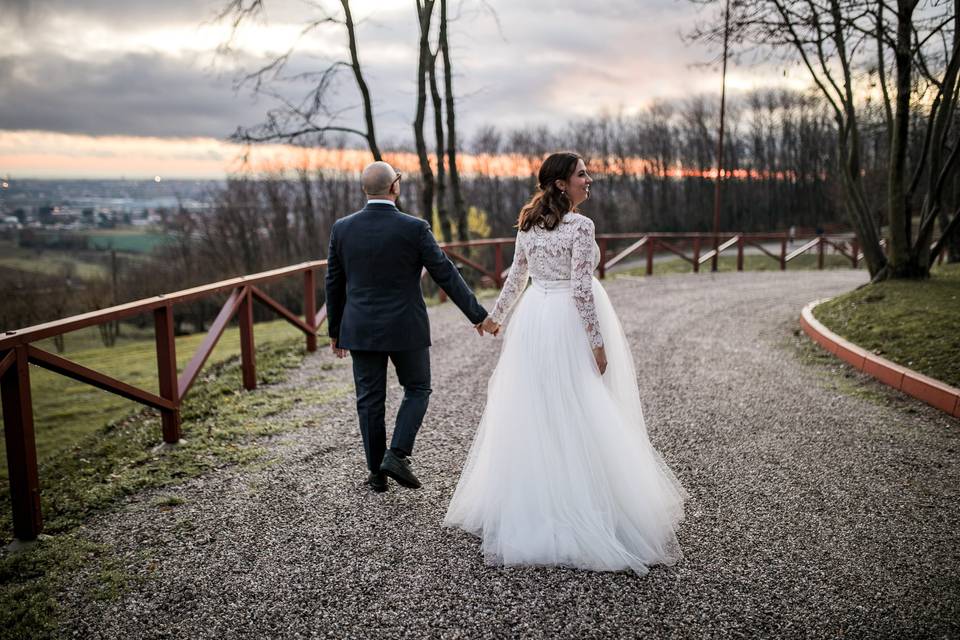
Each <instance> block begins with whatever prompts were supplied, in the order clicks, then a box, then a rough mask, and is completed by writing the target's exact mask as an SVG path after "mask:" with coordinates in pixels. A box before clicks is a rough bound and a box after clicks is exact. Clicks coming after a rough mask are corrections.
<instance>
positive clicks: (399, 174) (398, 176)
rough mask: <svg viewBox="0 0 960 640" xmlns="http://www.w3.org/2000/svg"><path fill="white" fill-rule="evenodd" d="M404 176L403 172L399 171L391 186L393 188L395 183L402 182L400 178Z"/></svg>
mask: <svg viewBox="0 0 960 640" xmlns="http://www.w3.org/2000/svg"><path fill="white" fill-rule="evenodd" d="M402 177H403V174H402V173H400V172H399V171H397V177H396V178H394V179H393V182H391V183H390V188H391V189H392V188H393V185H395V184H397V183H398V182H400V178H402Z"/></svg>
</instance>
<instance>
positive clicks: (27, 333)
mask: <svg viewBox="0 0 960 640" xmlns="http://www.w3.org/2000/svg"><path fill="white" fill-rule="evenodd" d="M325 266H327V261H326V260H314V261H312V262H303V263H300V264H296V265H291V266H289V267H282V268H280V269H273V270H271V271H263V272H260V273H255V274H253V275H249V276H240V277H239V278H231V279H229V280H221V281H219V282H213V283H211V284H205V285H201V286H199V287H193V288H191V289H184V290H182V291H176V292H174V293H165V294H160V295H158V296H153V297H152V298H144V299H142V300H136V301H134V302H127V303H125V304H118V305H117V306H115V307H108V308H106V309H100V310H98V311H91V312H89V313H82V314H80V315H76V316H70V317H69V318H64V319H62V320H54V321H53V322H45V323H43V324H38V325H34V326H32V327H27V328H25V329H18V330H16V331H7V332H6V334H5V335H3V336H2V337H0V350H2V349H9V348H11V347H15V346H16V345H19V344H26V343H28V342H36V341H37V340H42V339H44V338H49V337H51V336H56V335H59V334H61V333H67V332H70V331H75V330H76V329H83V328H84V327H91V326H93V325H96V324H100V323H102V322H107V321H108V320H123V319H124V318H129V317H131V316H135V315H139V314H141V313H145V312H147V311H154V310H156V309H159V308H161V307H163V306H165V305H168V304H180V303H183V302H189V301H191V300H195V299H197V298H203V297H205V296H208V295H211V294H214V293H219V292H221V291H227V290H229V289H234V288H236V287H238V286H243V285H248V284H262V283H264V282H270V281H272V280H278V279H280V278H284V277H286V276H289V275H293V274H295V273H302V272H304V271H307V270H312V269H319V268H321V267H325Z"/></svg>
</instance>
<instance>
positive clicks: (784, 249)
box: [780, 236, 787, 271]
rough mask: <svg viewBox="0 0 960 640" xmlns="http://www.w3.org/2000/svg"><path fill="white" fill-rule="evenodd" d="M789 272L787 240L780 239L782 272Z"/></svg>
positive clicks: (784, 238)
mask: <svg viewBox="0 0 960 640" xmlns="http://www.w3.org/2000/svg"><path fill="white" fill-rule="evenodd" d="M786 270H787V238H786V236H784V237H783V238H781V239H780V271H786Z"/></svg>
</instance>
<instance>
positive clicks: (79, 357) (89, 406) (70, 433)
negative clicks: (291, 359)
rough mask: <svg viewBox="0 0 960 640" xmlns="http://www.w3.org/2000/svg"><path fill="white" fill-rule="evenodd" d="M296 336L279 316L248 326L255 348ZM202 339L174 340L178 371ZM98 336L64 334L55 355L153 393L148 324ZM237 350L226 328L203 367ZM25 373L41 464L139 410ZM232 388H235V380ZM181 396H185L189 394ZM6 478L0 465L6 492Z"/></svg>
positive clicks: (0, 450)
mask: <svg viewBox="0 0 960 640" xmlns="http://www.w3.org/2000/svg"><path fill="white" fill-rule="evenodd" d="M298 336H302V334H301V333H300V330H299V329H297V328H295V327H293V326H292V325H290V324H289V323H288V322H286V321H285V320H275V321H272V322H259V323H257V324H256V325H255V327H254V340H255V342H256V343H257V345H258V346H268V345H272V344H276V343H278V342H280V341H284V340H295V339H296V338H297V337H298ZM204 337H205V334H200V333H198V334H194V335H189V336H180V337H178V338H177V340H176V344H177V365H178V369H179V370H181V371H182V369H183V367H184V366H185V365H186V363H187V362H189V360H190V358H192V357H193V354H194V352H195V351H196V350H197V347H198V346H199V345H200V343H201V342H202V341H203V338H204ZM300 339H301V340H303V338H300ZM99 340H100V338H99V334H98V333H97V329H96V327H90V328H88V329H83V330H80V331H74V332H72V333H69V334H67V335H66V337H65V341H64V342H65V346H66V350H65V351H64V353H63V354H61V355H63V356H64V357H66V358H68V359H70V360H73V361H74V362H77V363H79V364H82V365H84V366H86V367H90V368H91V369H94V370H96V371H100V372H101V373H104V374H106V375H108V376H111V377H114V378H117V379H118V380H123V381H124V382H126V383H128V384H132V385H133V386H135V387H139V388H141V389H144V390H146V391H150V392H151V393H158V392H159V389H158V382H157V354H156V346H155V342H154V338H153V329H152V328H149V329H136V328H135V327H133V326H132V325H124V326H123V329H122V334H121V339H120V340H119V341H118V342H117V344H115V345H114V346H113V347H109V348H108V347H104V346H103V345H102V344H99ZM37 346H38V347H40V348H41V349H46V350H48V351H51V352H54V347H53V342H52V340H44V341H40V342H38V343H37ZM239 353H240V332H239V331H238V330H237V329H236V328H235V327H232V328H229V329H228V330H227V331H226V332H224V334H223V336H222V337H221V338H220V341H219V342H218V343H217V346H216V348H215V349H214V350H213V353H212V354H210V358H209V360H208V361H207V367H209V366H211V365H212V364H214V363H217V362H223V361H225V360H227V359H228V358H232V357H235V356H237V355H238V354H239ZM258 360H259V354H258ZM258 365H259V362H258ZM205 375H207V374H206V371H201V373H200V376H201V378H202V377H204V376H205ZM30 377H31V384H30V387H31V391H32V396H33V415H34V429H35V432H36V440H37V457H38V459H39V461H40V463H41V464H43V463H45V462H46V461H49V460H55V459H57V458H59V457H61V456H64V455H67V454H68V453H69V452H70V451H71V450H72V449H73V447H75V446H76V445H77V444H78V443H79V442H81V441H82V440H84V439H85V438H86V437H87V436H89V435H90V434H91V433H94V432H96V431H97V430H99V429H100V428H101V427H103V425H105V424H106V423H108V422H112V421H116V420H120V419H122V418H123V417H125V416H127V415H129V414H130V413H131V412H132V411H136V410H138V409H139V408H140V405H139V404H137V403H135V402H133V401H131V400H127V399H125V398H121V397H120V396H118V395H115V394H112V393H108V392H106V391H101V390H100V389H97V388H95V387H92V386H90V385H88V384H84V383H82V382H77V381H75V380H72V379H70V378H67V377H65V376H61V375H59V374H56V373H52V372H50V371H47V370H45V369H41V368H39V367H31V368H30ZM237 388H240V385H239V383H238V385H237ZM191 393H193V390H191ZM187 397H188V399H189V398H190V396H189V395H188V396H187ZM5 451H6V447H5V446H4V445H3V443H2V442H0V455H2V456H3V458H2V459H4V460H5V459H6V453H5ZM6 478H7V468H6V465H5V464H4V465H0V491H3V492H4V493H5V492H6V490H7V485H6Z"/></svg>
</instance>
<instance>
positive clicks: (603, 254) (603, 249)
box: [599, 238, 607, 280]
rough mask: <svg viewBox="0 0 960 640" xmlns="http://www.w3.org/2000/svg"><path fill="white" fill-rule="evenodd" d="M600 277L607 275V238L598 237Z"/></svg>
mask: <svg viewBox="0 0 960 640" xmlns="http://www.w3.org/2000/svg"><path fill="white" fill-rule="evenodd" d="M599 245H600V279H601V280H603V279H604V278H605V277H606V276H607V239H606V238H600V242H599Z"/></svg>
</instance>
